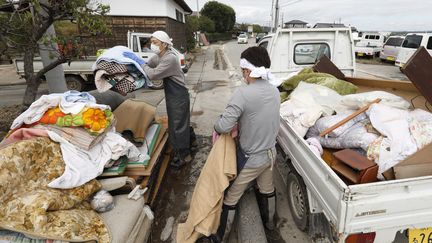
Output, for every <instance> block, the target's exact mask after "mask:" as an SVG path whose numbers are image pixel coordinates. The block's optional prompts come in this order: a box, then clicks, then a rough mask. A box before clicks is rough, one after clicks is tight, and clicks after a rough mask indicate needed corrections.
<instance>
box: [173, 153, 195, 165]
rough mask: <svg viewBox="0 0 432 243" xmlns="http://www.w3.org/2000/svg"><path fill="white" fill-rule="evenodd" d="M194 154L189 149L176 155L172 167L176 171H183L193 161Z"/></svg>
mask: <svg viewBox="0 0 432 243" xmlns="http://www.w3.org/2000/svg"><path fill="white" fill-rule="evenodd" d="M192 159H193V158H192V154H191V153H190V150H189V149H182V150H179V151H177V152H175V154H174V158H173V159H172V161H171V166H172V167H173V168H174V169H181V168H182V167H183V166H185V165H186V164H188V163H190V162H191V161H192Z"/></svg>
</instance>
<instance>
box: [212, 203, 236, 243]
mask: <svg viewBox="0 0 432 243" xmlns="http://www.w3.org/2000/svg"><path fill="white" fill-rule="evenodd" d="M235 212H236V206H228V205H225V204H224V205H223V206H222V214H221V218H220V222H219V227H218V230H217V232H216V235H211V236H210V237H209V239H210V240H211V242H212V243H222V242H226V241H227V239H228V236H229V234H230V232H231V228H232V225H233V222H234V216H235Z"/></svg>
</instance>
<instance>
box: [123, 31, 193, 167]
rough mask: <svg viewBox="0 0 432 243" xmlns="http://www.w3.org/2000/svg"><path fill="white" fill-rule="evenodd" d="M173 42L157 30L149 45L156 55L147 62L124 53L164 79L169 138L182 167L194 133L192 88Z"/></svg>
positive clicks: (175, 164) (188, 157)
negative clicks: (174, 50) (192, 127)
mask: <svg viewBox="0 0 432 243" xmlns="http://www.w3.org/2000/svg"><path fill="white" fill-rule="evenodd" d="M172 45H173V43H172V42H171V38H170V37H169V36H168V34H167V33H165V32H164V31H156V32H154V33H153V34H152V37H151V46H150V48H151V50H152V51H153V52H154V53H155V54H156V55H154V56H152V57H150V58H149V60H148V62H147V63H145V61H144V60H143V59H141V58H140V57H138V56H136V55H135V54H133V53H128V52H126V53H124V54H123V55H124V56H125V57H128V58H131V59H132V60H134V61H136V62H138V63H139V64H140V65H141V66H142V68H143V69H144V71H145V73H146V74H147V76H148V77H149V79H150V80H160V79H163V81H164V91H165V100H166V108H167V113H168V131H169V138H170V143H171V145H172V146H173V148H174V151H175V156H174V160H173V161H172V162H171V165H172V166H173V167H175V168H180V167H182V166H183V165H185V164H186V163H189V162H190V161H191V160H192V156H191V153H190V146H191V142H192V143H193V142H194V141H191V139H194V138H195V136H194V134H193V131H192V130H191V128H190V100H189V92H188V90H187V88H186V84H185V77H184V73H183V71H182V70H181V67H180V63H179V61H178V57H177V55H176V54H175V53H174V52H173V51H172V50H171V47H172ZM191 137H192V138H191Z"/></svg>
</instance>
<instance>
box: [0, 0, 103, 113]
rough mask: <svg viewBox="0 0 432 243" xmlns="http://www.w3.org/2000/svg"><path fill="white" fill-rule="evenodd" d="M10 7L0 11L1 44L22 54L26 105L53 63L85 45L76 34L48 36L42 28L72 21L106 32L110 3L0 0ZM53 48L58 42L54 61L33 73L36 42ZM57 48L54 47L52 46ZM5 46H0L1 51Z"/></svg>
mask: <svg viewBox="0 0 432 243" xmlns="http://www.w3.org/2000/svg"><path fill="white" fill-rule="evenodd" d="M6 4H8V5H10V6H11V7H13V9H12V11H10V12H0V23H2V24H1V25H0V42H3V43H6V45H4V48H7V49H9V50H14V51H15V52H18V53H23V54H24V78H25V80H26V84H27V88H26V91H25V94H24V98H23V105H24V106H26V107H27V106H29V105H30V104H31V103H32V102H33V101H34V100H35V99H36V94H37V90H38V88H39V85H40V83H41V79H42V78H43V76H44V75H45V73H46V72H48V71H50V70H51V69H53V68H55V67H56V66H58V65H60V64H62V63H66V62H71V61H73V60H74V59H77V58H79V56H80V55H81V53H82V49H83V48H84V47H83V45H82V44H81V43H79V40H78V39H77V38H75V37H73V36H72V37H71V36H68V37H54V36H47V35H45V32H46V31H47V30H48V28H49V27H50V26H51V25H53V24H54V23H55V22H57V21H61V20H70V21H72V20H73V21H75V22H76V23H77V24H78V25H79V26H80V29H81V30H83V31H86V32H89V33H91V34H99V33H108V32H109V30H108V27H107V25H106V23H105V20H104V16H105V15H106V13H107V12H108V11H109V6H107V5H104V4H100V3H98V2H93V1H92V0H27V1H15V2H13V4H11V3H10V1H8V0H0V5H6ZM41 43H42V44H44V45H46V46H50V48H51V47H52V48H53V49H54V46H55V44H58V46H59V51H57V53H56V55H55V57H53V58H54V61H53V62H52V63H51V64H50V65H48V66H46V67H44V68H42V69H41V70H40V71H38V72H37V73H34V66H33V61H34V57H35V55H36V53H37V52H38V50H39V44H41ZM0 47H1V46H0ZM55 50H57V49H55ZM2 52H4V50H0V53H2Z"/></svg>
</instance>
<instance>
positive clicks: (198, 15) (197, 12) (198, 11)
mask: <svg viewBox="0 0 432 243" xmlns="http://www.w3.org/2000/svg"><path fill="white" fill-rule="evenodd" d="M197 14H198V17H199V16H200V12H199V0H197Z"/></svg>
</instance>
